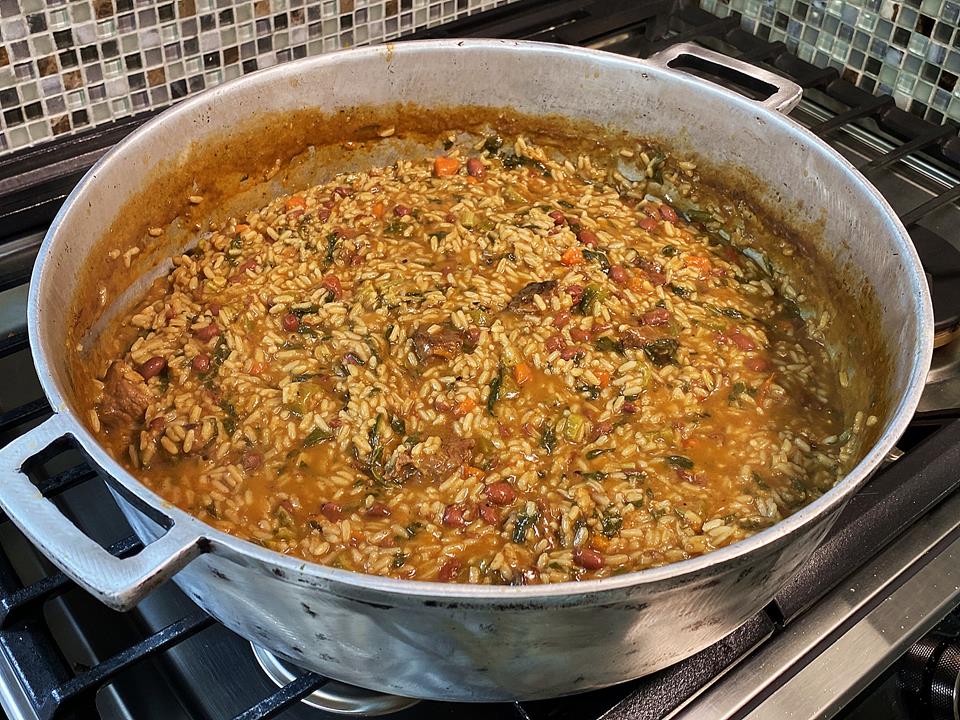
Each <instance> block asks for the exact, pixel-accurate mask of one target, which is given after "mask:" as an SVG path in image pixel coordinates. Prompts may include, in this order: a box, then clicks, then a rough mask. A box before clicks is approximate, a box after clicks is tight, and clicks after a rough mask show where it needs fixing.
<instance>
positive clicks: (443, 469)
mask: <svg viewBox="0 0 960 720" xmlns="http://www.w3.org/2000/svg"><path fill="white" fill-rule="evenodd" d="M474 444H475V441H474V440H472V439H470V438H461V437H450V438H447V439H446V440H444V441H443V443H442V444H441V445H440V450H439V451H437V453H436V454H434V455H429V456H427V457H424V458H421V460H420V472H422V473H423V475H424V476H425V477H426V478H427V479H428V480H430V481H431V482H442V481H443V480H446V479H447V478H448V477H450V475H451V474H452V473H453V472H455V471H457V470H461V469H463V467H464V466H465V465H469V464H470V459H471V458H472V457H473V446H474Z"/></svg>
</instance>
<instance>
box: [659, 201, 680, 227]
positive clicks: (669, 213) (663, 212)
mask: <svg viewBox="0 0 960 720" xmlns="http://www.w3.org/2000/svg"><path fill="white" fill-rule="evenodd" d="M660 217H662V218H663V219H664V220H666V221H668V222H672V223H675V222H676V221H677V211H676V210H674V209H673V208H672V207H670V206H669V205H661V206H660Z"/></svg>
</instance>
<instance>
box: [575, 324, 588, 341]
mask: <svg viewBox="0 0 960 720" xmlns="http://www.w3.org/2000/svg"><path fill="white" fill-rule="evenodd" d="M570 339H571V340H573V341H575V342H590V331H589V330H584V329H583V328H579V327H575V328H570Z"/></svg>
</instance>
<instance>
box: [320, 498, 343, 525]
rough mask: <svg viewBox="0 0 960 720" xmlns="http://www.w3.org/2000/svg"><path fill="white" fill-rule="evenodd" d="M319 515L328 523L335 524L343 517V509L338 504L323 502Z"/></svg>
mask: <svg viewBox="0 0 960 720" xmlns="http://www.w3.org/2000/svg"><path fill="white" fill-rule="evenodd" d="M320 514H321V515H323V516H324V517H325V518H326V519H327V520H329V521H330V522H336V521H337V520H339V519H340V518H341V517H343V508H342V507H341V506H340V503H333V502H325V503H324V504H323V505H321V506H320Z"/></svg>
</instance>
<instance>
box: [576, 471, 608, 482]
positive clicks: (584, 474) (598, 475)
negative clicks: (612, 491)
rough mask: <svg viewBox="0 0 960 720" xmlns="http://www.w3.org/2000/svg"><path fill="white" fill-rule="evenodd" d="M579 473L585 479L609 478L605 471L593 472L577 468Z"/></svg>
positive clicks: (598, 479)
mask: <svg viewBox="0 0 960 720" xmlns="http://www.w3.org/2000/svg"><path fill="white" fill-rule="evenodd" d="M577 475H579V476H580V477H582V478H583V479H584V480H596V481H597V482H599V481H601V480H606V479H607V474H606V473H605V472H600V471H599V470H595V471H593V472H583V471H581V470H577Z"/></svg>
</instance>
